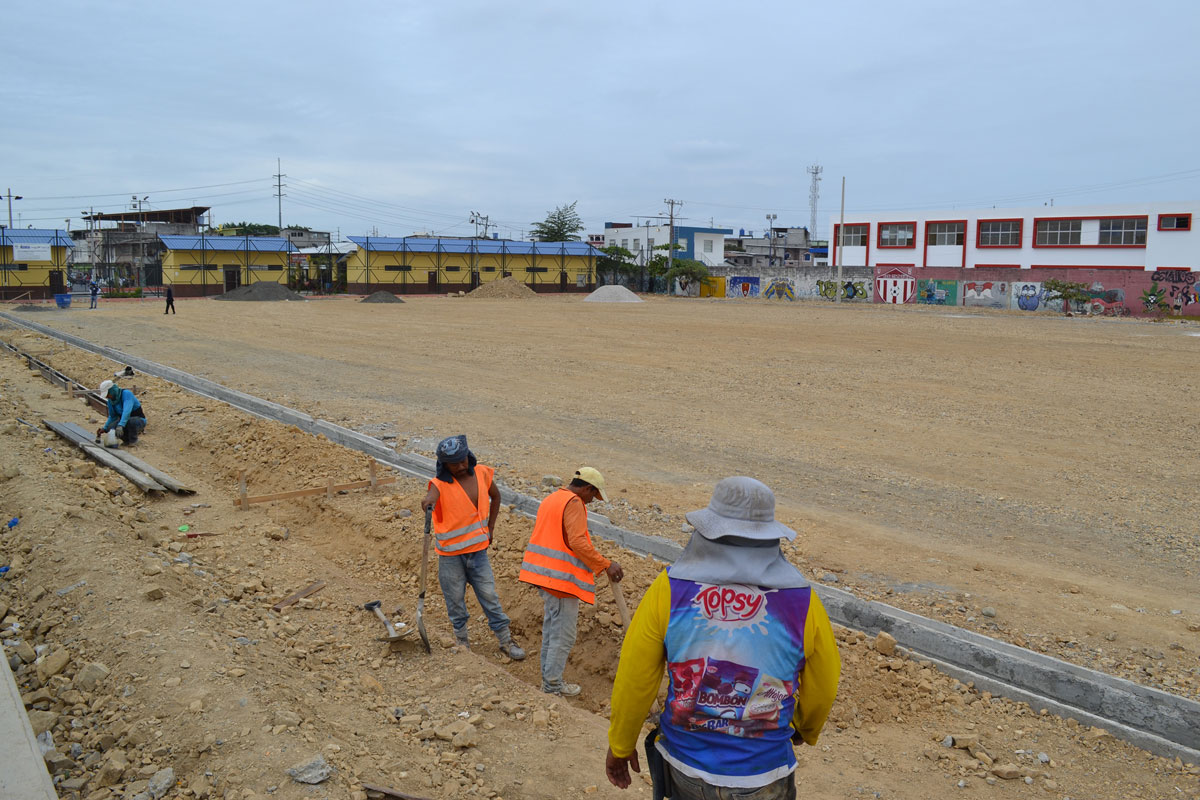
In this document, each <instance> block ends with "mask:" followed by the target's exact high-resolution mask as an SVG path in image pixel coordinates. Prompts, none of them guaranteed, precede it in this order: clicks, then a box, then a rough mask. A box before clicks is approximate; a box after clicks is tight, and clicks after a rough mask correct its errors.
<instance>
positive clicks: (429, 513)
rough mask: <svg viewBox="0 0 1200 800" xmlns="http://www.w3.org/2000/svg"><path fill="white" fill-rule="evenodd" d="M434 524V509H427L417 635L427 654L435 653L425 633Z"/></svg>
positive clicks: (422, 548) (422, 546)
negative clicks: (430, 531) (427, 588)
mask: <svg viewBox="0 0 1200 800" xmlns="http://www.w3.org/2000/svg"><path fill="white" fill-rule="evenodd" d="M432 524H433V509H431V508H427V509H425V541H424V543H423V544H422V545H421V593H420V594H419V595H417V633H419V634H421V644H423V645H425V652H426V653H431V652H433V651H432V650H431V649H430V647H429V635H428V634H427V633H425V573H426V571H427V570H428V569H429V527H430V525H432Z"/></svg>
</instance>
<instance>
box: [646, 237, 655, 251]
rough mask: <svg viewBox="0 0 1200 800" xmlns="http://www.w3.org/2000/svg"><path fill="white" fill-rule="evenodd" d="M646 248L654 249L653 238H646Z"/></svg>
mask: <svg viewBox="0 0 1200 800" xmlns="http://www.w3.org/2000/svg"><path fill="white" fill-rule="evenodd" d="M646 249H647V250H653V249H654V240H653V239H647V240H646Z"/></svg>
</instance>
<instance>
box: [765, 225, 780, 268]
mask: <svg viewBox="0 0 1200 800" xmlns="http://www.w3.org/2000/svg"><path fill="white" fill-rule="evenodd" d="M777 219H779V215H778V214H767V266H768V267H773V266H775V231H774V230H772V229H773V228H774V227H775V220H777Z"/></svg>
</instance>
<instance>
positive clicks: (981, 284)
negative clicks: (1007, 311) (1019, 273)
mask: <svg viewBox="0 0 1200 800" xmlns="http://www.w3.org/2000/svg"><path fill="white" fill-rule="evenodd" d="M1008 303H1009V300H1008V283H1007V282H1006V281H964V282H963V305H964V306H973V307H975V308H1008Z"/></svg>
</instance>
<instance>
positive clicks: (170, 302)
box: [163, 286, 175, 314]
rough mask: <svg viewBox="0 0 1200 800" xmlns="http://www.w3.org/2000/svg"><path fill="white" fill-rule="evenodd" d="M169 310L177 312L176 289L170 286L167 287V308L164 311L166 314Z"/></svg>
mask: <svg viewBox="0 0 1200 800" xmlns="http://www.w3.org/2000/svg"><path fill="white" fill-rule="evenodd" d="M167 312H170V313H172V314H174V313H175V290H174V289H172V288H171V287H170V286H168V287H167V310H166V311H164V312H163V313H164V314H166V313H167Z"/></svg>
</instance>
